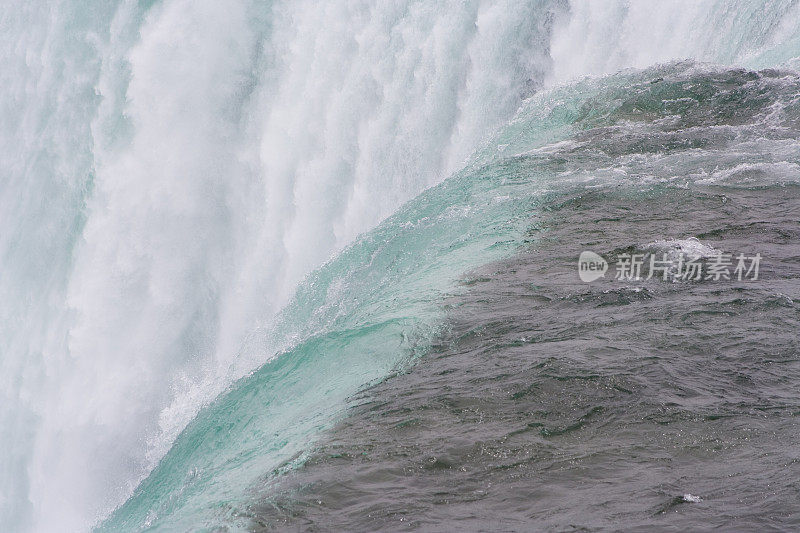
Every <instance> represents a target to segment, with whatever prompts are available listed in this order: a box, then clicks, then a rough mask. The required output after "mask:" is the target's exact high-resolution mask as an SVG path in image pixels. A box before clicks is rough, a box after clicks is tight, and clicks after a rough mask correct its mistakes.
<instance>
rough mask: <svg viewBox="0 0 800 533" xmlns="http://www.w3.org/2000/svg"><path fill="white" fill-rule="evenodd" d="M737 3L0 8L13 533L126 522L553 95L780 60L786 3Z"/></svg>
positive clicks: (2, 482)
mask: <svg viewBox="0 0 800 533" xmlns="http://www.w3.org/2000/svg"><path fill="white" fill-rule="evenodd" d="M749 5H750V4H749V3H747V4H746V3H744V2H741V3H738V4H736V5H735V6H734V5H732V4H728V3H725V2H707V3H698V4H694V3H692V4H691V5H688V4H687V5H686V6H685V7H686V9H685V10H679V9H668V8H666V7H664V6H663V5H662V4H658V6H660V7H658V8H657V9H656V8H654V6H651V8H653V9H651V10H650V11H647V9H646V8H645V7H639V4H637V5H636V6H629V5H627V4H625V3H604V4H597V3H591V4H590V3H582V4H576V5H568V4H567V3H566V2H552V3H548V2H515V1H510V0H509V1H505V2H487V1H470V2H446V3H436V4H433V3H420V2H396V3H390V4H381V5H376V6H373V5H370V4H368V3H366V2H356V1H341V2H335V3H330V4H325V5H320V4H317V3H313V2H275V3H272V4H264V3H262V2H256V1H246V0H229V1H226V2H215V1H210V0H193V1H189V0H164V1H161V2H152V3H151V2H138V1H134V0H120V1H118V2H108V3H105V4H103V5H101V6H87V5H85V3H83V2H77V1H72V0H60V1H51V2H40V3H31V2H22V1H15V0H11V1H9V2H6V4H5V6H4V7H5V9H4V13H5V15H3V16H2V17H0V28H2V32H0V82H1V83H0V117H1V118H2V120H1V121H0V162H1V163H2V164H1V165H0V222H2V228H3V231H2V232H0V301H2V302H3V305H2V307H0V428H2V429H0V526H2V529H5V530H12V531H56V530H58V531H76V530H85V529H87V528H89V527H90V526H91V525H92V524H93V523H96V521H97V520H98V519H100V518H102V517H104V516H106V515H107V514H108V513H109V512H110V511H111V510H112V509H113V508H115V507H116V506H118V505H120V504H121V503H122V502H124V501H125V500H126V498H128V497H129V496H130V494H131V492H132V491H133V489H134V487H135V486H136V485H137V484H138V483H139V481H141V479H143V478H144V476H146V474H147V473H148V471H149V470H150V469H151V468H152V467H153V466H154V464H156V462H157V461H158V460H159V459H160V458H161V457H162V456H163V454H164V453H165V452H166V451H167V450H168V449H169V446H170V444H171V442H172V440H173V439H174V438H175V436H176V435H177V434H178V433H179V432H180V431H181V430H182V429H183V428H184V427H185V425H186V424H187V423H188V422H189V421H190V420H191V419H192V417H193V416H194V415H195V414H196V412H197V411H198V409H199V408H200V407H201V406H202V405H204V404H205V403H207V402H209V401H210V400H211V399H213V398H214V397H215V396H217V395H218V394H219V393H220V392H221V391H222V390H224V388H225V387H226V386H227V385H228V384H230V383H231V382H232V381H233V380H234V379H236V378H238V377H240V376H242V375H244V374H245V373H247V372H249V371H251V370H252V369H253V368H255V367H257V366H258V365H259V364H261V363H263V362H264V361H265V360H266V359H267V358H268V357H270V355H271V354H272V353H274V351H275V350H276V349H278V348H280V347H277V346H268V345H265V346H263V348H262V349H261V350H257V351H256V353H253V351H252V350H251V351H248V352H247V355H241V356H240V352H241V346H242V344H243V342H244V340H245V338H246V337H247V336H248V334H250V333H251V332H253V331H254V330H255V329H256V328H258V327H260V326H264V325H268V324H269V323H270V320H271V318H272V317H273V316H274V314H275V313H276V312H277V311H278V310H280V308H281V307H282V306H283V305H284V304H285V303H286V301H287V300H288V299H289V298H290V297H291V295H292V293H293V290H294V288H295V287H296V286H297V284H298V282H300V281H301V280H302V279H303V277H304V276H305V275H307V274H308V273H309V272H310V271H312V270H313V269H315V268H316V267H318V266H320V265H321V264H322V263H323V262H324V261H326V260H327V259H328V258H330V257H331V256H332V255H333V254H335V253H336V252H337V251H338V250H341V249H342V248H343V247H344V246H346V245H347V244H348V243H350V242H351V241H352V240H353V239H354V238H355V237H356V236H357V235H358V234H359V233H361V232H364V231H366V230H368V229H370V228H371V227H373V226H374V225H375V224H376V223H377V222H379V221H380V220H381V219H383V218H385V217H386V216H388V215H390V214H391V213H393V212H394V211H395V210H396V208H397V207H398V206H399V205H400V204H402V203H403V202H405V201H407V200H409V199H411V198H413V197H414V196H416V195H417V194H419V193H420V192H421V191H422V190H424V189H425V188H427V187H429V186H431V185H433V184H436V183H438V182H439V181H441V180H442V179H444V178H445V177H446V176H448V175H449V174H451V173H452V172H454V171H456V170H458V169H459V168H460V167H461V166H462V165H463V164H464V163H465V161H467V160H468V159H469V157H470V155H471V154H472V153H473V151H474V150H476V149H477V148H478V147H480V146H481V145H482V143H483V142H484V141H485V140H486V139H488V138H489V137H490V134H491V132H492V131H493V130H494V129H495V128H497V127H499V126H500V125H502V124H503V123H505V122H506V121H508V120H509V119H510V118H511V117H513V115H514V113H515V111H516V110H517V109H518V107H519V106H520V104H521V103H522V102H523V100H524V99H525V98H526V97H527V96H529V95H530V94H532V92H533V91H535V90H537V89H539V88H540V87H542V86H543V84H545V82H548V83H551V84H555V83H561V82H563V81H565V80H568V79H570V78H573V77H576V76H580V75H584V74H603V73H608V72H613V71H615V70H617V69H619V68H623V67H629V66H646V65H647V64H650V63H653V62H658V61H664V60H668V59H673V58H682V57H695V58H699V59H704V60H715V61H721V62H726V63H730V62H739V61H741V62H750V63H752V64H756V63H758V62H762V63H769V62H770V61H772V62H776V63H777V62H782V61H784V60H787V59H790V57H788V56H789V55H790V54H789V53H788V52H786V50H788V48H787V45H786V43H787V42H790V41H791V40H792V39H796V38H797V28H796V27H795V26H793V25H792V24H790V23H788V22H786V21H787V20H790V19H791V20H794V19H793V18H792V14H794V13H795V10H796V8H795V7H794V6H793V4H791V3H780V2H778V3H770V4H769V5H768V6H767V7H766V8H765V7H761V8H759V9H758V10H756V9H751V8H747V10H746V12H747V13H750V16H749V17H748V16H745V15H742V16H738V15H737V16H735V17H731V16H730V14H731V13H732V12H733V11H734V10H735V9H737V8H743V6H749ZM726 6H730V7H726ZM644 18H647V25H646V26H647V28H648V31H644V30H641V29H639V28H642V26H643V25H642V21H643V20H644ZM795 18H796V17H795ZM682 30H685V31H684V33H682V34H681V31H682ZM677 35H682V36H683V37H682V38H681V39H678V38H677V37H676V36H677ZM753 36H757V39H755V40H754V38H753Z"/></svg>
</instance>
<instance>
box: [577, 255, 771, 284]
mask: <svg viewBox="0 0 800 533" xmlns="http://www.w3.org/2000/svg"><path fill="white" fill-rule="evenodd" d="M760 265H761V254H756V255H752V256H748V255H744V254H738V255H736V256H734V255H733V254H728V253H722V252H718V253H716V254H715V255H710V256H708V257H703V256H699V255H690V254H685V253H684V252H680V253H677V254H676V253H663V254H661V255H660V256H658V255H657V254H654V253H641V254H636V253H631V254H619V255H617V256H616V261H614V279H615V280H619V281H642V280H649V279H653V278H657V279H662V280H664V281H666V280H674V281H703V280H705V281H720V280H725V281H731V280H737V281H745V280H757V279H758V273H759V268H760ZM608 268H609V264H608V262H607V261H606V260H605V259H604V258H603V257H602V256H601V255H599V254H596V253H594V252H590V251H588V250H587V251H584V252H581V255H580V256H579V257H578V276H579V277H580V278H581V281H584V282H587V283H588V282H590V281H595V280H597V279H600V278H602V277H603V276H604V275H605V273H606V271H607V270H608Z"/></svg>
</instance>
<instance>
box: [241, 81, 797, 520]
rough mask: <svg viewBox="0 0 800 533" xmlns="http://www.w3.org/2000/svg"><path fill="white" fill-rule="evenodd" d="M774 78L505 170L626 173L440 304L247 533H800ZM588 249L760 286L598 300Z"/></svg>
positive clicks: (605, 295)
mask: <svg viewBox="0 0 800 533" xmlns="http://www.w3.org/2000/svg"><path fill="white" fill-rule="evenodd" d="M779 78H780V77H779V76H778V75H777V74H775V73H770V72H767V73H762V74H755V73H747V72H743V71H733V72H726V73H721V74H718V75H717V76H716V77H713V78H712V79H709V78H707V77H704V78H702V79H700V78H696V79H694V78H689V79H688V80H683V81H681V82H680V83H675V84H672V85H669V86H667V87H666V88H665V89H663V91H662V90H661V89H653V90H650V89H647V88H645V90H644V91H643V92H642V93H639V94H640V96H641V94H644V93H646V95H647V97H648V98H649V99H647V100H645V99H644V97H642V99H640V100H638V101H637V96H636V95H635V94H633V95H632V96H629V98H630V100H629V102H630V105H628V102H623V103H622V104H620V103H619V102H616V105H617V107H616V110H615V113H623V114H626V113H627V114H628V115H629V116H630V117H632V118H631V121H630V122H627V123H624V124H621V125H620V123H617V125H616V126H615V127H613V128H609V127H605V126H598V127H595V128H587V130H586V131H585V132H584V133H581V134H579V135H578V136H577V137H576V139H575V144H572V145H569V146H567V147H566V148H562V149H559V150H557V151H555V152H552V151H551V152H549V153H547V154H544V155H542V154H531V155H530V156H526V157H522V158H519V159H517V160H515V161H513V162H511V163H509V164H508V168H507V169H506V172H507V174H508V176H509V179H513V177H514V176H515V175H521V174H524V173H526V172H528V171H529V170H531V169H542V168H548V169H553V171H554V172H556V173H557V174H558V175H560V176H565V175H571V176H575V175H578V174H580V173H588V174H609V173H613V172H620V173H621V179H620V180H619V183H618V184H613V183H612V184H608V183H606V184H605V185H597V184H595V183H592V182H587V183H585V184H580V183H577V184H575V185H573V186H571V187H562V188H561V189H560V190H558V191H557V192H553V193H552V195H551V198H550V199H549V201H548V202H547V205H548V208H546V209H545V210H542V211H539V212H536V213H531V222H530V226H531V229H530V241H529V243H530V244H529V246H528V247H527V249H525V250H524V251H523V252H522V253H520V254H518V255H517V256H516V257H514V258H513V259H511V260H507V261H504V262H501V263H497V264H492V265H488V266H486V267H484V268H482V269H480V271H478V272H474V273H473V274H471V275H470V276H469V277H468V278H465V279H464V280H463V281H462V283H463V284H464V285H465V286H466V288H467V290H466V291H465V293H464V294H462V295H461V296H458V297H455V298H452V299H450V300H448V301H447V302H444V303H443V305H444V306H445V307H446V309H447V316H448V326H449V327H448V331H447V333H445V334H444V335H442V336H441V338H440V339H439V341H438V343H437V345H436V347H435V349H434V350H433V351H432V352H431V353H429V354H428V355H427V356H426V357H424V358H422V359H421V360H419V361H418V363H417V364H416V365H414V366H412V367H411V368H410V369H408V370H407V371H405V372H399V373H397V374H396V375H394V376H393V377H391V378H389V379H387V380H385V381H383V382H381V383H379V384H377V385H375V386H373V387H371V388H369V389H367V390H364V391H362V393H360V394H359V395H358V396H357V397H355V398H353V399H352V407H351V409H350V411H349V413H348V416H347V417H346V418H345V419H343V420H342V421H341V422H340V423H339V424H338V425H337V426H336V427H335V428H334V429H333V430H332V431H330V432H329V433H327V434H326V436H325V437H324V438H323V440H322V441H321V442H319V443H318V444H317V446H316V448H315V449H314V451H313V452H312V453H311V454H310V457H309V458H308V460H306V461H305V462H304V464H303V465H302V466H301V467H299V468H297V469H295V470H294V471H292V472H291V473H289V474H288V475H286V476H283V477H279V478H277V479H273V481H271V482H268V483H266V485H265V486H264V487H261V488H260V489H259V496H258V497H257V503H256V505H254V507H253V508H252V528H253V529H254V530H272V529H276V530H278V529H279V530H296V531H306V530H310V531H329V530H331V531H374V530H387V531H394V530H422V531H454V530H468V531H521V530H526V531H530V530H544V531H612V530H626V531H652V530H658V531H684V530H687V529H688V530H721V531H730V530H750V531H756V530H757V531H786V530H797V529H800V444H798V441H799V439H798V437H800V394H798V385H799V384H800V342H798V332H800V187H798V186H797V185H796V184H792V183H788V182H787V180H785V179H783V178H784V177H785V176H784V174H783V173H786V172H789V173H791V172H792V168H793V167H791V166H787V165H791V164H793V162H794V159H792V158H793V157H794V156H793V155H792V156H785V155H784V156H781V155H779V154H778V152H779V150H778V148H777V147H780V146H784V144H782V143H787V142H790V141H791V142H792V143H793V146H796V138H797V130H796V120H795V119H792V118H791V116H789V118H788V119H785V120H783V122H782V123H781V127H780V128H778V127H766V126H765V124H767V122H766V121H768V120H771V119H770V118H769V110H771V109H774V108H775V107H776V104H775V96H774V95H775V94H777V93H778V92H779V91H777V90H776V89H775V86H776V84H779V85H780V86H781V87H783V89H782V91H783V93H782V94H783V95H784V96H786V95H787V94H788V95H789V98H788V100H789V101H790V102H796V97H792V96H791V95H792V94H795V95H796V94H797V90H796V89H797V86H796V82H793V83H795V85H794V86H791V85H789V84H787V83H785V82H779V81H778V79H779ZM652 83H653V84H654V85H657V84H660V83H663V80H661V79H655V80H654V81H653V82H652ZM676 87H678V88H677V89H676ZM659 91H661V93H660V94H656V97H655V98H654V97H653V93H654V92H655V93H659ZM670 91H677V92H679V93H680V91H684V93H683V94H675V95H670V94H669V93H670ZM686 92H688V93H689V94H690V95H692V98H688V97H687V95H686V94H685V93H686ZM628 94H629V95H630V94H632V93H628ZM670 96H672V97H671V98H670ZM690 99H691V100H692V102H691V103H690V104H687V103H686V102H687V101H688V100H690ZM652 102H657V104H653V103H652ZM698 102H699V104H698ZM648 105H649V106H650V107H648ZM782 109H787V107H786V106H784V107H782ZM595 111H596V110H589V111H587V116H591V113H593V112H595ZM790 111H791V109H790ZM765 117H766V118H765ZM769 143H773V144H769ZM768 146H771V147H772V148H767V147H768ZM747 150H750V152H749V153H748V152H747ZM653 155H658V156H659V157H657V158H654V157H651V156H653ZM736 158H739V160H740V161H739V162H738V163H736V162H735V161H734V163H731V160H735V159H736ZM750 163H758V164H752V165H751V164H750ZM720 166H727V168H729V169H730V168H732V169H733V170H728V171H725V172H722V173H720V172H717V170H718V169H719V167H720ZM787 168H788V169H789V170H787ZM795 168H796V167H795ZM715 172H717V174H715ZM689 175H693V176H694V178H692V179H688V178H687V179H685V180H684V179H683V178H684V177H685V176H689ZM711 175H714V176H715V179H705V177H706V176H711ZM698 177H699V179H698ZM584 250H592V251H594V252H597V253H599V254H601V255H602V256H604V257H606V258H609V259H611V258H614V257H616V256H619V255H623V254H630V253H651V252H656V251H657V252H659V253H661V252H664V251H667V252H670V253H672V254H675V253H678V252H681V251H695V252H697V251H698V250H699V252H698V253H702V254H705V255H707V254H708V253H709V251H722V252H725V253H731V254H733V255H734V256H736V255H737V254H739V253H742V254H745V255H746V256H752V255H755V254H756V253H759V254H761V256H762V260H761V265H760V272H759V276H758V279H757V280H753V279H744V280H742V281H739V280H736V279H733V280H724V279H721V280H713V279H710V280H705V279H703V280H700V281H685V280H678V279H674V278H669V279H667V280H663V279H659V278H658V277H655V278H653V279H649V280H644V279H643V280H640V281H622V280H615V279H613V278H614V265H613V264H612V265H611V269H610V270H609V272H607V274H606V276H605V277H604V278H602V279H601V280H598V281H594V282H592V283H583V282H581V281H580V280H579V279H578V271H577V258H578V255H579V254H580V252H581V251H584ZM710 260H711V259H710V258H709V257H705V258H703V259H702V260H701V261H702V262H703V264H704V265H705V266H708V262H709V261H710Z"/></svg>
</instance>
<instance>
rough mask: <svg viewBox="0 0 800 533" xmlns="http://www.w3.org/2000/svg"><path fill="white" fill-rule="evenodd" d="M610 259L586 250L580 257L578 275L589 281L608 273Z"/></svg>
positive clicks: (582, 279)
mask: <svg viewBox="0 0 800 533" xmlns="http://www.w3.org/2000/svg"><path fill="white" fill-rule="evenodd" d="M606 270H608V261H606V260H605V259H604V258H603V256H602V255H599V254H596V253H594V252H590V251H588V250H586V251H585V252H581V255H580V257H578V276H580V278H581V281H585V282H586V283H589V282H590V281H594V280H596V279H599V278H602V277H603V276H605V275H606Z"/></svg>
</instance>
